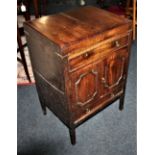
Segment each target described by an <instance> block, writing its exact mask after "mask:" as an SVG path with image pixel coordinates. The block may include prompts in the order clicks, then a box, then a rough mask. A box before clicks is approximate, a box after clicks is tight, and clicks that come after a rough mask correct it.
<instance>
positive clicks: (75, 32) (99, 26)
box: [25, 6, 131, 55]
mask: <svg viewBox="0 0 155 155" xmlns="http://www.w3.org/2000/svg"><path fill="white" fill-rule="evenodd" d="M25 25H29V26H30V27H32V28H33V29H35V30H37V31H38V32H39V33H41V34H42V35H44V36H45V37H47V38H48V39H49V40H51V41H53V42H54V43H56V44H57V45H58V46H59V47H60V48H61V49H62V50H61V51H62V53H61V54H62V55H65V54H67V53H68V52H69V51H71V48H70V47H71V46H73V48H76V45H77V44H80V42H82V41H84V40H88V39H89V40H91V39H94V40H92V42H94V41H95V42H98V41H100V40H103V39H106V38H108V37H111V36H113V35H115V34H116V33H117V31H118V30H116V29H117V28H120V31H121V27H122V26H124V27H122V28H125V29H126V30H129V29H130V27H131V22H130V21H129V20H127V19H125V18H123V17H119V16H117V15H114V14H112V13H110V12H107V11H105V10H101V9H99V8H96V7H92V6H87V7H81V8H77V9H74V10H71V11H67V12H61V13H58V14H54V15H50V16H43V17H41V18H39V19H35V20H33V21H29V22H27V23H26V24H25ZM118 33H120V32H119V31H118ZM90 43H91V41H90ZM68 48H70V50H68ZM73 48H72V49H73Z"/></svg>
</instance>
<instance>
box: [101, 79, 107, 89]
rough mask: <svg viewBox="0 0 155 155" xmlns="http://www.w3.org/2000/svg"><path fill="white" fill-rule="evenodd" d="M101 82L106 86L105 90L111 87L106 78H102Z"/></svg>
mask: <svg viewBox="0 0 155 155" xmlns="http://www.w3.org/2000/svg"><path fill="white" fill-rule="evenodd" d="M101 82H102V83H103V84H104V87H105V88H108V87H109V86H108V84H107V83H106V80H105V78H101Z"/></svg>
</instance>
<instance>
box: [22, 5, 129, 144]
mask: <svg viewBox="0 0 155 155" xmlns="http://www.w3.org/2000/svg"><path fill="white" fill-rule="evenodd" d="M24 28H25V33H26V37H27V42H28V47H29V51H30V58H31V62H32V67H33V72H34V75H35V80H36V88H37V91H38V95H39V99H40V103H41V106H42V109H43V112H44V114H46V107H47V108H49V109H50V110H51V111H52V112H53V113H54V114H55V115H56V116H57V117H58V118H59V119H60V120H61V121H62V122H63V123H64V124H65V125H66V126H67V127H68V128H69V131H70V137H71V143H72V144H75V128H76V127H77V126H78V125H80V124H81V123H83V122H84V121H86V120H87V119H88V118H90V117H92V116H93V115H94V114H96V113H97V112H99V111H101V110H102V109H104V108H105V107H107V106H108V105H110V104H111V103H112V102H114V101H115V100H116V99H119V100H120V104H119V108H120V110H122V109H123V104H124V96H125V85H126V79H127V70H128V62H129V55H130V44H131V31H132V25H131V21H129V20H127V19H125V18H123V17H119V16H117V15H114V14H112V13H110V12H107V11H104V10H101V9H98V8H96V7H91V6H87V7H81V8H77V9H74V10H71V11H67V12H61V13H58V14H55V15H50V16H44V17H41V18H39V19H35V20H33V21H28V22H26V23H25V25H24Z"/></svg>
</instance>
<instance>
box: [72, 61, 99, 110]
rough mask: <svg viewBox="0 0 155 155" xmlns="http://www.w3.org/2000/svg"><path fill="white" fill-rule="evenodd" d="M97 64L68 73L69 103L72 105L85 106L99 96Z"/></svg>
mask: <svg viewBox="0 0 155 155" xmlns="http://www.w3.org/2000/svg"><path fill="white" fill-rule="evenodd" d="M99 76H100V75H99V65H98V64H91V65H88V66H87V67H84V68H82V69H80V70H77V71H76V72H74V73H72V74H71V75H70V78H71V91H72V93H71V103H72V104H73V106H74V107H85V106H87V105H89V104H91V103H93V102H94V101H95V100H96V99H97V97H98V96H99Z"/></svg>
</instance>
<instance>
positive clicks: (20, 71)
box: [17, 16, 35, 85]
mask: <svg viewBox="0 0 155 155" xmlns="http://www.w3.org/2000/svg"><path fill="white" fill-rule="evenodd" d="M31 19H34V16H31ZM17 20H18V24H19V27H22V26H23V24H22V23H23V22H24V18H23V17H22V16H18V18H17ZM22 43H23V44H25V43H26V38H25V36H23V37H22ZM24 53H25V57H26V62H27V66H28V71H29V74H30V78H31V81H32V83H34V82H35V80H34V76H33V72H32V67H31V62H30V57H29V51H28V47H25V48H24ZM17 56H18V57H19V58H21V57H20V53H18V54H17ZM17 84H18V85H25V84H29V81H28V79H27V76H26V74H25V71H24V67H23V65H22V64H21V63H20V62H18V61H17Z"/></svg>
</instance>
